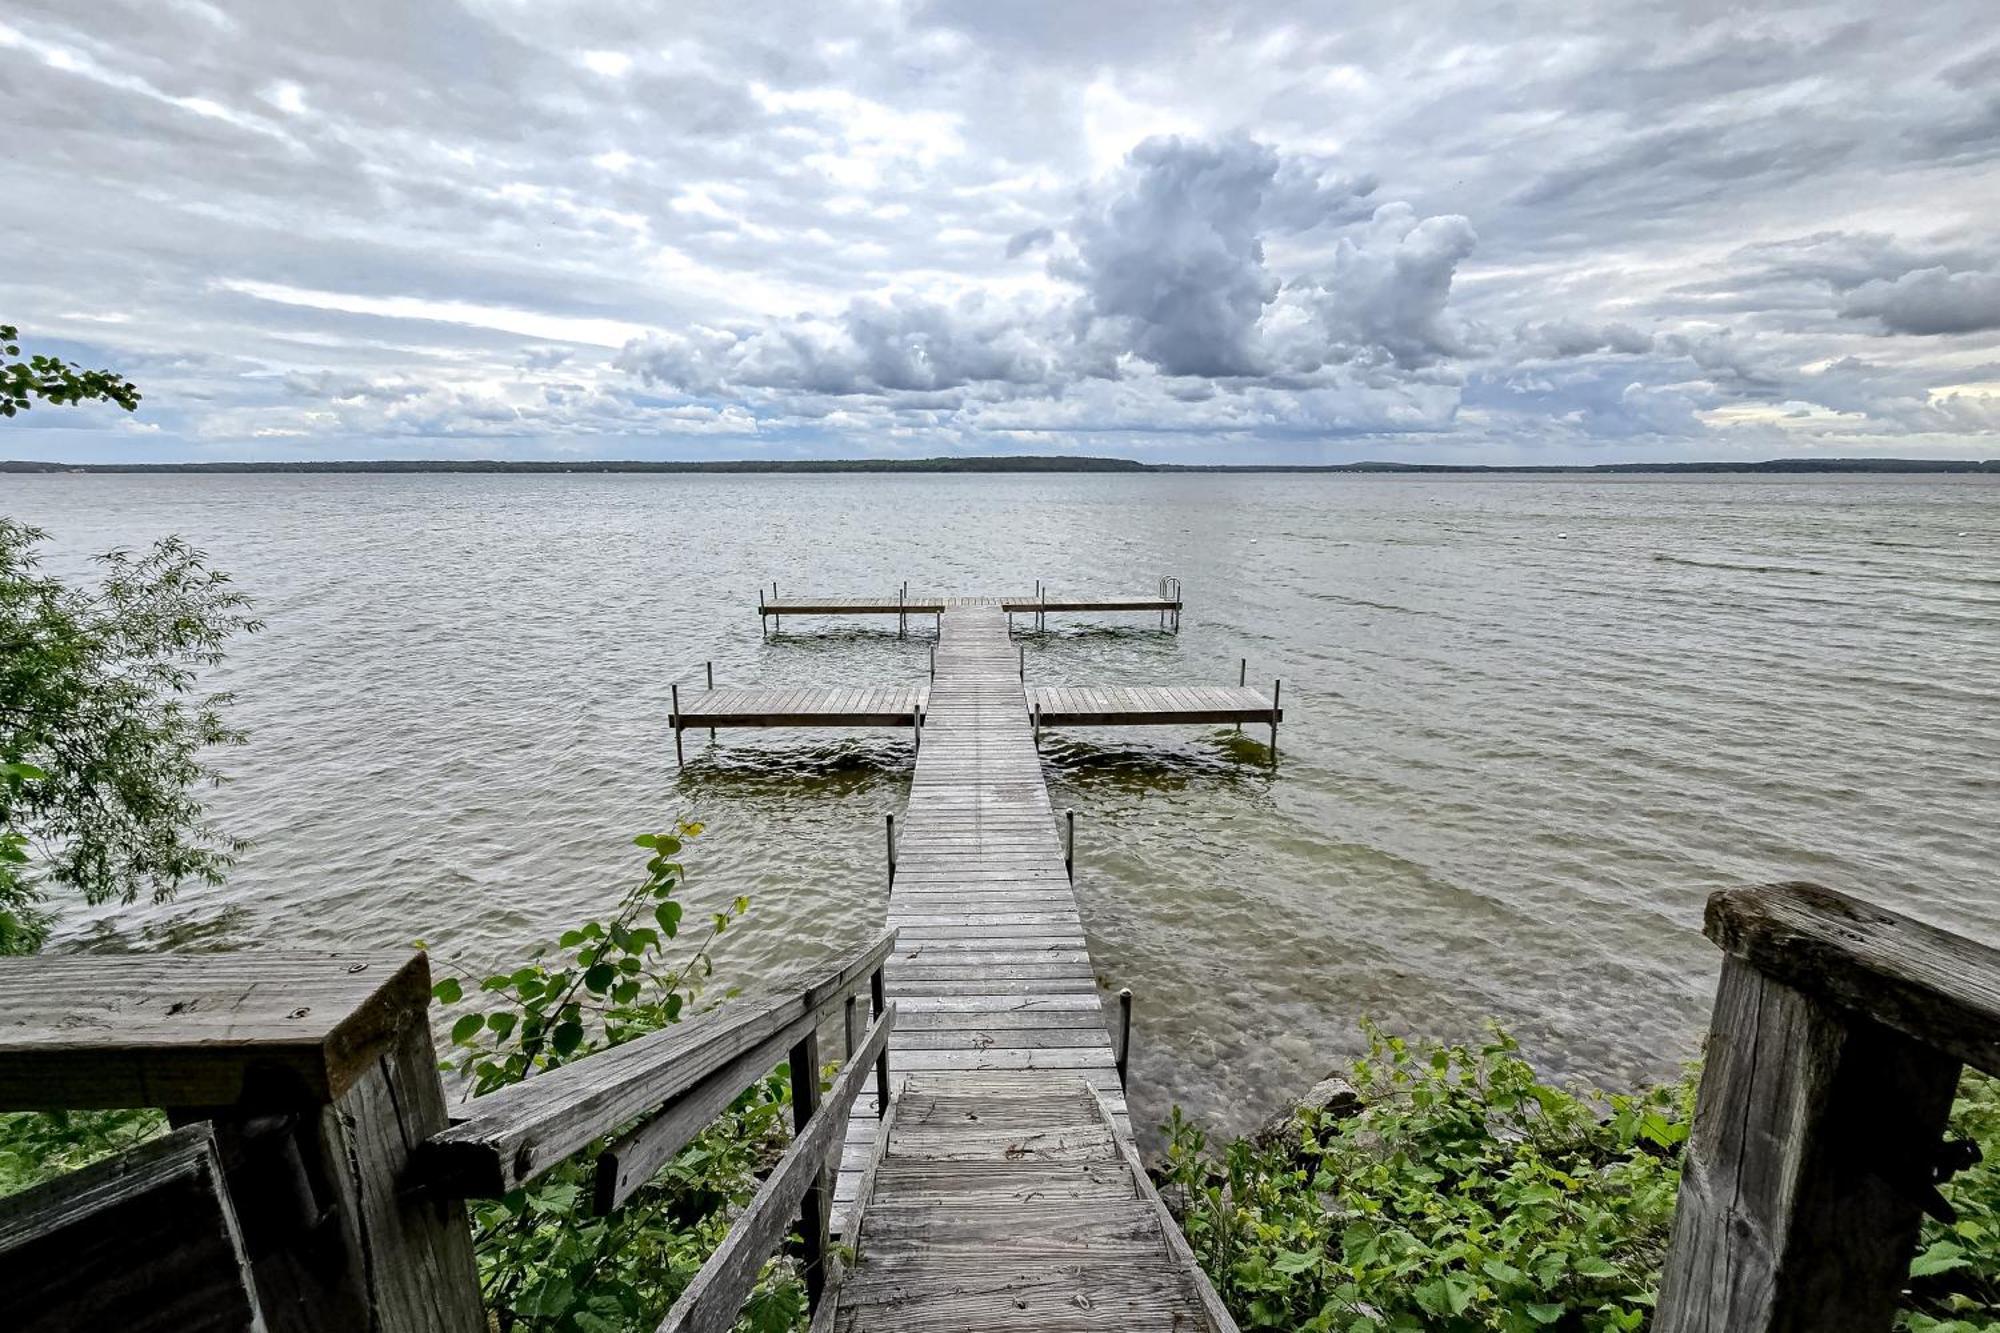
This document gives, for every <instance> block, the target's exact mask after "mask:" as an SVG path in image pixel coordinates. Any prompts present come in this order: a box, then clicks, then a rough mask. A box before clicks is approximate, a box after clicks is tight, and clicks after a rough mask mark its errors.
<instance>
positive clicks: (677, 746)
mask: <svg viewBox="0 0 2000 1333" xmlns="http://www.w3.org/2000/svg"><path fill="white" fill-rule="evenodd" d="M668 688H669V689H670V690H672V691H673V700H674V703H673V709H674V767H675V768H686V767H687V758H686V757H685V756H684V755H682V754H681V686H680V682H679V681H675V682H674V683H673V684H672V685H670V686H669V687H668Z"/></svg>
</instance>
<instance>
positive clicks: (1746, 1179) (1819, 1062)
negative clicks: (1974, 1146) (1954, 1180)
mask: <svg viewBox="0 0 2000 1333" xmlns="http://www.w3.org/2000/svg"><path fill="white" fill-rule="evenodd" d="M1958 1071H1959V1063H1958V1061H1957V1060H1956V1059H1955V1058H1953V1057H1952V1056H1950V1055H1948V1054H1944V1053H1942V1052H1939V1051H1935V1050H1931V1049H1929V1048H1927V1047H1925V1046H1923V1045H1920V1044H1919V1043H1917V1042H1915V1041H1913V1040H1911V1039H1910V1038H1908V1037H1905V1036H1903V1035H1901V1034H1900V1033H1897V1032H1893V1031H1891V1030H1890V1029H1888V1028H1886V1027H1883V1026H1880V1025H1878V1024H1876V1023H1873V1022H1870V1021H1869V1020H1867V1019H1865V1018H1861V1017H1859V1016H1857V1015H1855V1014H1854V1013H1853V1012H1851V1011H1848V1010H1844V1009H1841V1008H1838V1007H1836V1006H1834V1005H1832V1004H1829V1003H1828V1002H1826V1001H1825V1000H1822V999H1817V998H1814V997H1813V996H1809V995H1807V994H1805V993H1804V992H1802V991H1799V990H1797V989H1795V988H1793V987H1792V986H1790V985H1789V984H1787V983H1786V982H1784V981H1780V980H1777V979H1775V978H1772V977H1768V976H1765V975H1763V974H1762V973H1760V972H1759V971H1758V970H1757V969H1756V968H1755V967H1754V966H1753V965H1752V964H1751V963H1749V962H1747V961H1745V960H1744V959H1742V958H1739V957H1736V956H1735V955H1733V954H1732V955H1731V956H1729V957H1727V958H1725V959H1724V961H1723V967H1722V981H1721V984H1720V986H1719V987H1718V988H1717V991H1716V999H1715V1016H1714V1020H1713V1024H1712V1026H1711V1028H1710V1031H1709V1037H1708V1049H1707V1063H1706V1065H1705V1066H1704V1068H1703V1071H1702V1078H1701V1089H1700V1093H1699V1097H1698V1100H1697V1102H1696V1109H1695V1123H1694V1128H1693V1131H1692V1133H1691V1135H1690V1137H1689V1140H1688V1148H1687V1162H1686V1165H1685V1167H1684V1169H1683V1171H1682V1174H1681V1189H1680V1201H1679V1204H1678V1207H1677V1209H1676V1211H1675V1215H1674V1232H1673V1242H1672V1246H1671V1248H1670V1250H1669V1253H1668V1257H1667V1264H1666V1271H1665V1273H1664V1275H1663V1278H1662V1283H1661V1291H1660V1303H1659V1313H1658V1316H1657V1318H1656V1319H1655V1321H1654V1324H1653V1327H1654V1330H1655V1333H1882V1330H1886V1329H1887V1328H1888V1327H1889V1324H1890V1321H1891V1319H1892V1317H1893V1314H1894V1310H1895V1306H1896V1301H1897V1294H1898V1292H1899V1291H1900V1290H1901V1289H1902V1287H1903V1285H1904V1283H1905V1281H1906V1280H1907V1278H1908V1274H1909V1264H1910V1256H1911V1253H1912V1249H1913V1246H1914V1242H1915V1240H1916V1235H1917V1226H1918V1222H1919V1220H1920V1212H1921V1201H1922V1200H1923V1198H1924V1197H1925V1195H1926V1193H1927V1191H1928V1190H1929V1188H1930V1179H1931V1160H1932V1153H1933V1151H1934V1150H1935V1147H1936V1145H1937V1143H1938V1140H1939V1137H1940V1135H1941V1134H1942V1132H1943V1130H1944V1125H1945V1120H1946V1117H1947V1115H1948V1114H1949V1112H1950V1109H1951V1099H1952V1094H1953V1090H1954V1089H1955V1088H1956V1086H1957V1082H1958Z"/></svg>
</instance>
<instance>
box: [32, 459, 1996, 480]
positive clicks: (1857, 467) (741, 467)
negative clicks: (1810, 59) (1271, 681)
mask: <svg viewBox="0 0 2000 1333" xmlns="http://www.w3.org/2000/svg"><path fill="white" fill-rule="evenodd" d="M78 472H82V473H97V472H107V473H117V472H127V473H129V472H193V473H200V472H224V473H390V474H394V473H406V472H407V473H418V472H438V473H454V472H456V473H529V474H541V473H565V472H662V473H704V472H708V473H744V474H755V473H836V472H861V473H867V472H972V473H993V472H1093V473H1095V472H1115V473H1134V472H1169V473H1171V472H1271V473H1300V472H1317V473H1343V472H1347V473H1414V474H1433V475H1434V474H1475V475H1477V474H1515V475H1532V476H1545V475H1582V476H1589V475H1615V474H1622V473H1651V474H1668V475H1672V474H1689V473H1693V474H1699V473H1722V474H1729V473H1940V472H1950V473H1968V472H1969V473H1981V474H1989V475H1994V476H2000V459H1959V458H1771V459H1765V460H1763V461H1761V462H1754V463H1730V462H1698V463H1572V464H1554V463H1547V464H1544V463H1491V464H1488V463H1372V462H1371V463H1325V464H1286V463H1141V462H1139V461H1137V460H1135V459H1129V458H1065V457H1060V456H1038V455H1012V456H1001V457H982V458H794V459H748V458H746V459H729V460H667V461H657V462H656V461H648V460H641V459H578V460H575V461H570V462H563V461H558V460H553V459H522V460H510V459H498V458H493V459H442V458H422V459H395V458H383V459H370V460H353V461H349V460H342V459H324V460H310V461H306V460H301V461H298V462H215V463H44V462H32V461H25V460H22V461H10V460H7V459H0V473H13V474H48V473H78Z"/></svg>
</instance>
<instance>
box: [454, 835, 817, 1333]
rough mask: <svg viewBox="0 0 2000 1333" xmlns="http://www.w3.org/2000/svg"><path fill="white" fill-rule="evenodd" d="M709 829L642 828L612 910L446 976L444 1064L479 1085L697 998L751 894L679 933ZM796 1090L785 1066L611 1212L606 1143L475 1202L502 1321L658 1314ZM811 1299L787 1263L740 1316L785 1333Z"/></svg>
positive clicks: (752, 1175) (571, 1057)
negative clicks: (699, 838) (504, 965)
mask: <svg viewBox="0 0 2000 1333" xmlns="http://www.w3.org/2000/svg"><path fill="white" fill-rule="evenodd" d="M700 832H701V827H700V825H698V824H685V823H684V824H681V825H679V826H678V827H677V828H676V829H675V830H674V831H673V832H671V833H658V834H645V835H642V836H641V837H639V838H637V839H635V841H636V842H637V843H638V845H639V846H641V847H643V848H645V849H646V850H647V852H648V859H647V861H646V876H645V879H644V880H643V882H641V883H639V884H637V885H635V886H634V887H633V888H632V889H631V890H630V891H629V892H627V893H626V894H625V895H624V896H623V897H622V898H621V899H620V900H619V902H618V904H617V906H616V907H615V909H614V910H613V911H612V912H611V914H610V915H609V916H607V917H604V918H601V919H597V920H591V921H586V922H584V923H583V924H581V925H579V926H577V927H575V928H574V929H571V930H567V931H564V932H563V934H562V935H561V937H560V938H559V939H558V940H557V941H556V942H555V944H554V945H552V946H550V945H544V946H542V947H541V948H538V949H536V950H535V951H534V952H533V954H532V956H531V957H530V959H529V961H528V962H526V963H524V964H523V965H521V966H520V967H517V968H514V969H512V970H509V971H504V972H501V971H496V972H493V973H490V974H487V975H484V976H480V975H477V974H473V973H464V972H462V973H461V974H460V975H457V976H451V977H446V978H445V979H443V980H442V981H439V982H438V983H437V986H436V991H435V993H436V996H437V998H438V1000H439V1001H441V1002H442V1003H443V1004H445V1005H447V1006H449V1007H451V1008H452V1009H454V1010H456V1011H457V1016H456V1018H455V1019H454V1021H453V1023H452V1028H451V1041H452V1047H453V1054H452V1055H451V1056H450V1057H449V1058H448V1059H446V1060H445V1062H444V1064H445V1068H446V1069H447V1070H449V1071H454V1072H456V1073H457V1074H458V1075H460V1076H461V1077H462V1078H463V1079H464V1080H465V1081H466V1082H467V1084H468V1085H469V1087H470V1090H471V1091H472V1092H473V1093H474V1094H475V1095H483V1094H485V1093H488V1092H492V1091H494V1090H496V1089H499V1088H503V1087H507V1086H509V1085H511V1084H514V1083H518V1082H520V1081H521V1080H522V1079H524V1078H529V1077H533V1076H534V1075H535V1074H537V1073H539V1072H540V1071H543V1070H546V1069H550V1068H554V1067H555V1066H558V1065H563V1064H568V1063H571V1062H573V1061H576V1060H581V1059H585V1058H587V1057H588V1056H590V1055H591V1054H593V1053H595V1052H597V1051H601V1050H605V1049H607V1048H609V1047H612V1046H616V1045H619V1044H620V1043H622V1042H626V1041H630V1040H632V1039H633V1038H635V1037H639V1036H643V1035H645V1034H646V1033H648V1032H654V1031H658V1030H659V1029H661V1028H663V1027H666V1026H668V1025H669V1024H672V1023H676V1022H679V1021H680V1020H681V1019H682V1018H683V1017H684V1016H687V1015H689V1014H692V1013H693V1012H695V1007H696V1005H697V1003H698V1002H699V1000H700V999H701V997H702V994H703V988H704V985H705V983H707V982H708V981H709V979H710V978H711V977H712V976H713V974H714V962H713V959H712V957H711V954H710V950H711V948H712V947H713V945H714V944H715V942H716V940H717V939H719V938H720V937H721V936H722V934H723V933H724V932H725V931H726V930H728V929H729V927H730V925H731V924H732V923H733V922H735V921H737V920H739V919H740V918H741V917H742V916H743V914H744V913H745V912H746V911H748V910H749V906H750V904H749V900H748V899H746V898H738V899H736V900H735V901H734V902H733V903H731V904H730V905H729V907H728V908H727V909H726V910H724V911H720V912H715V913H712V914H711V915H710V916H709V917H708V918H707V919H706V920H705V921H703V922H702V924H701V929H700V930H699V932H698V933H697V934H696V937H695V938H694V940H693V941H692V942H690V941H688V940H686V939H684V938H682V935H683V926H684V925H686V924H687V923H686V921H685V913H684V910H683V904H682V902H681V900H680V896H679V895H680V891H681V889H682V887H683V884H684V881H685V876H686V871H685V869H684V867H683V866H682V865H681V863H680V862H679V861H678V860H677V859H675V858H676V857H677V855H678V854H679V852H680V850H681V848H682V846H683V844H684V842H685V840H687V839H689V838H692V837H695V836H696V835H698V834H699V833H700ZM790 1102H791V1087H790V1081H789V1077H788V1074H787V1071H785V1070H784V1069H783V1068H782V1067H780V1068H779V1069H777V1070H775V1071H773V1072H772V1073H771V1074H770V1075H768V1076H767V1077H765V1078H764V1079H762V1080H760V1081H759V1082H757V1083H756V1084H755V1085H754V1086H752V1087H751V1088H749V1089H748V1090H747V1091H745V1092H744V1094H743V1095H742V1096H741V1097H739V1098H737V1099H736V1101H735V1103H734V1104H733V1105H732V1106H731V1107H730V1108H729V1109H728V1110H727V1111H726V1112H725V1113H724V1114H723V1115H722V1116H721V1117H720V1118H718V1120H717V1121H716V1123H715V1124H714V1125H713V1126H711V1127H710V1128H709V1129H708V1130H706V1131H705V1132H704V1133H703V1134H702V1135H701V1136H700V1137H699V1138H697V1139H696V1140H695V1141H694V1142H693V1143H692V1144H690V1145H689V1146H688V1147H687V1148H686V1149H685V1150H683V1151H682V1152H681V1154H680V1155H679V1156H678V1157H676V1158H675V1160H674V1161H673V1162H672V1163H671V1164H669V1165H668V1166H667V1167H666V1168H665V1169H664V1170H662V1171H661V1172H660V1173H659V1174H658V1175H657V1176H656V1177H654V1179H653V1180H652V1181H650V1182H649V1183H647V1184H646V1185H645V1186H643V1187H642V1188H641V1189H640V1190H639V1191H638V1192H637V1193H636V1194H634V1195H633V1196H632V1198H631V1199H629V1200H628V1201H627V1202H626V1203H625V1204H624V1205H623V1206H622V1207H620V1208H619V1209H618V1210H617V1211H616V1212H615V1213H613V1214H612V1215H611V1216H609V1217H597V1216H595V1215H593V1213H592V1210H591V1189H590V1186H591V1179H592V1164H593V1162H594V1160H595V1155H596V1150H595V1149H593V1150H592V1151H590V1152H587V1153H581V1154H578V1155H577V1157H575V1158H573V1159H572V1160H570V1161H568V1162H566V1163H564V1164H563V1165H561V1166H559V1167H557V1168H556V1169H555V1170H554V1171H551V1172H550V1173H548V1174H547V1175H545V1176H543V1177H541V1178H540V1179H538V1180H537V1181H536V1182H535V1183H534V1184H533V1185H531V1186H529V1187H528V1188H525V1189H521V1190H516V1191H515V1192H513V1193H512V1194H509V1195H507V1196H506V1197H505V1198H502V1199H497V1200H493V1201H490V1202H482V1203H480V1204H478V1205H477V1206H475V1208H474V1210H473V1232H474V1243H475V1247H476V1250H477V1253H478V1257H479V1271H480V1283H481V1287H482V1290H483V1293H484V1296H485V1299H486V1303H487V1307H488V1309H490V1310H492V1311H493V1312H494V1315H495V1318H496V1319H497V1320H498V1321H499V1324H500V1327H501V1328H502V1329H534V1330H563V1331H564V1333H569V1331H572V1330H573V1331H574V1333H612V1331H613V1330H621V1331H622V1330H626V1329H634V1328H652V1327H654V1326H656V1325H657V1324H658V1323H659V1322H660V1320H661V1319H662V1318H663V1317H664V1316H665V1314H666V1312H667V1309H668V1307H669V1306H671V1304H672V1303H673V1300H674V1298H675V1297H676V1296H678V1295H679V1294H680V1292H681V1290H682V1289H683V1288H684V1287H686V1285H687V1284H688V1282H689V1281H691V1280H692V1279H693V1277H694V1275H695V1273H696V1271H697V1270H698V1269H699V1268H700V1267H701V1264H702V1263H703V1261H704V1260H706V1259H707V1257H708V1255H709V1254H710V1252H711V1251H713V1250H714V1248H715V1246H716V1245H717V1244H718V1243H719V1242H720V1241H721V1239H722V1237H723V1235H724V1234H725V1233H726V1232H727V1230H728V1225H729V1217H730V1215H731V1213H732V1212H733V1211H734V1210H736V1209H738V1208H740V1207H742V1206H743V1205H744V1204H746V1203H747V1202H748V1201H749V1199H750V1196H751V1195H752V1194H753V1193H755V1191H756V1186H757V1179H758V1173H759V1172H760V1171H761V1170H763V1169H765V1168H766V1167H767V1166H768V1165H769V1163H770V1162H771V1161H773V1160H774V1159H775V1158H776V1156H777V1154H778V1153H780V1152H782V1151H783V1148H784V1145H785V1142H786V1138H787V1133H788V1127H789V1123H790V1120H789V1116H788V1115H787V1109H788V1107H789V1106H790ZM599 1147H600V1148H601V1147H602V1145H601V1144H600V1145H599ZM805 1308H806V1307H805V1291H804V1287H803V1285H802V1284H801V1283H800V1282H799V1280H798V1278H797V1275H796V1274H795V1273H794V1272H793V1271H792V1268H791V1267H790V1265H789V1264H787V1263H785V1262H775V1263H773V1264H772V1265H770V1266H769V1267H768V1268H767V1269H766V1271H765V1273H764V1275H763V1276H762V1278H761V1279H760V1281H759V1284H758V1287H757V1289H756V1291H755V1292H754V1293H753V1294H752V1296H751V1299H750V1301H749V1303H748V1304H747V1306H746V1308H745V1311H744V1315H743V1319H742V1321H741V1325H742V1327H745V1328H747V1329H751V1330H755V1331H756V1333H776V1330H781V1329H789V1328H793V1327H795V1326H798V1325H799V1324H801V1322H802V1321H803V1318H804V1314H805Z"/></svg>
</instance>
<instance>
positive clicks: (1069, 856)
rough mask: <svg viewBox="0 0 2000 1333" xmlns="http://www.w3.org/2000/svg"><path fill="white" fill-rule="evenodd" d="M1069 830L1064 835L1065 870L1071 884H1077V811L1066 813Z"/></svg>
mask: <svg viewBox="0 0 2000 1333" xmlns="http://www.w3.org/2000/svg"><path fill="white" fill-rule="evenodd" d="M1065 813H1066V814H1067V816H1068V818H1067V819H1066V820H1065V821H1064V822H1065V823H1066V824H1067V826H1068V827H1067V830H1066V832H1065V833H1064V835H1063V870H1064V872H1065V873H1066V874H1068V875H1069V882H1070V883H1072V884H1074V883H1076V811H1074V810H1070V811H1066V812H1065Z"/></svg>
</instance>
